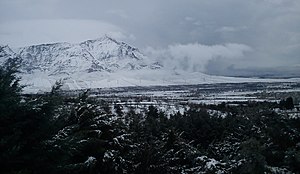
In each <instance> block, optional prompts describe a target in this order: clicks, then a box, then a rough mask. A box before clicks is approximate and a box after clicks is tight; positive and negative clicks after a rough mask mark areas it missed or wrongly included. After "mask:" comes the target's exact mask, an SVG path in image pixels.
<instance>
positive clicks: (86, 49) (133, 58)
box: [18, 36, 161, 76]
mask: <svg viewBox="0 0 300 174" xmlns="http://www.w3.org/2000/svg"><path fill="white" fill-rule="evenodd" d="M18 55H20V57H21V58H22V62H23V63H22V70H23V72H24V73H33V72H36V71H40V72H44V73H47V74H48V75H50V76H52V75H58V74H59V75H61V74H67V75H70V74H73V73H78V72H81V73H90V72H95V71H100V72H116V71H119V70H139V69H144V68H146V69H156V68H160V67H161V66H160V65H159V64H157V63H156V62H151V61H150V60H149V59H148V58H147V57H146V56H144V55H143V54H141V53H140V52H139V50H138V49H137V48H134V47H131V46H130V45H128V44H126V43H124V42H118V41H116V40H114V39H112V38H110V37H108V36H104V37H102V38H99V39H95V40H87V41H85V42H82V43H79V44H70V43H54V44H41V45H32V46H28V47H24V48H21V49H20V51H19V53H18Z"/></svg>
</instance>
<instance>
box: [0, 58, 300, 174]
mask: <svg viewBox="0 0 300 174" xmlns="http://www.w3.org/2000/svg"><path fill="white" fill-rule="evenodd" d="M16 72H17V67H16V64H15V63H14V62H10V61H9V62H7V64H6V66H5V67H2V68H1V69H0V137H1V141H0V163H1V166H2V167H1V169H0V170H2V172H1V173H264V172H267V173H276V172H278V173H288V172H293V173H297V172H299V171H300V118H299V117H298V118H289V117H288V116H287V115H284V114H278V113H276V112H274V108H276V107H279V105H278V104H276V103H266V102H264V103H248V105H240V106H228V105H226V104H225V103H223V104H221V105H211V106H204V105H191V106H190V107H189V108H190V109H189V110H187V111H185V113H184V114H180V113H177V114H175V115H172V116H170V118H168V117H167V116H166V114H165V113H163V112H159V111H158V110H157V108H155V107H153V106H150V107H149V108H148V110H147V112H146V113H136V112H135V110H134V108H132V109H130V110H129V111H126V112H125V111H124V109H123V106H121V105H116V106H115V111H114V112H112V110H111V109H110V107H109V106H108V104H107V103H105V101H101V100H97V99H93V98H89V96H88V92H85V93H82V94H80V95H79V96H78V97H75V98H67V97H64V96H62V95H60V93H59V87H60V84H59V83H57V84H56V86H54V87H53V89H52V91H51V92H50V93H47V94H43V95H21V93H20V92H21V90H22V87H21V86H20V85H19V83H18V80H19V79H18V78H17V77H16V75H15V73H16ZM288 102H289V100H288V101H286V103H281V105H280V106H281V107H282V109H286V108H284V107H285V106H286V107H290V105H288V104H287V103H288ZM212 109H213V110H218V111H223V112H226V113H228V114H227V116H226V117H219V116H215V115H211V114H209V112H208V110H212Z"/></svg>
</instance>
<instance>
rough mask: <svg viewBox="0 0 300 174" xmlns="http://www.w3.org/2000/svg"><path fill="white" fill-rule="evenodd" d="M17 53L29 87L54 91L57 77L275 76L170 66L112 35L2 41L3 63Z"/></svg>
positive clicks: (183, 79)
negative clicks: (15, 43) (22, 43)
mask: <svg viewBox="0 0 300 174" xmlns="http://www.w3.org/2000/svg"><path fill="white" fill-rule="evenodd" d="M15 57H20V58H21V60H22V64H21V69H20V70H21V74H20V76H21V78H22V80H21V83H22V84H24V85H26V87H25V92H32V93H36V92H38V91H49V90H50V89H51V87H52V86H53V84H54V83H55V82H56V81H57V80H62V81H63V84H64V85H63V89H86V88H103V87H119V86H149V85H175V84H176V85H178V84H201V83H235V82H254V81H255V82H258V81H260V82H261V81H270V80H267V79H249V78H233V77H222V76H211V75H207V74H203V73H200V72H193V73H191V72H186V71H180V70H176V69H170V67H169V68H166V67H163V65H161V64H159V63H158V62H155V61H153V60H154V59H153V60H152V59H151V58H149V57H147V56H145V55H143V54H142V53H141V52H140V51H139V50H138V49H137V48H134V47H132V46H130V45H128V44H126V43H124V42H119V41H117V40H115V39H112V38H110V37H108V36H104V37H102V38H99V39H95V40H87V41H84V42H81V43H78V44H71V43H65V42H64V43H53V44H41V45H32V46H28V47H23V48H19V49H18V51H16V52H14V51H13V50H12V49H10V48H9V46H4V45H0V65H3V62H4V61H5V60H7V59H8V58H15ZM271 81H282V80H271ZM288 81H291V80H288ZM296 81H299V79H296Z"/></svg>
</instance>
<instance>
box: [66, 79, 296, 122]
mask: <svg viewBox="0 0 300 174" xmlns="http://www.w3.org/2000/svg"><path fill="white" fill-rule="evenodd" d="M82 91H84V90H77V91H73V90H70V91H66V92H65V94H66V95H71V96H72V95H78V93H80V92H82ZM89 95H90V97H92V98H95V99H98V100H105V101H106V102H109V103H110V105H111V109H112V111H113V112H114V110H115V108H114V106H115V105H120V106H122V107H123V111H124V112H127V111H129V110H130V108H132V109H134V111H135V112H136V113H146V110H147V109H148V107H149V106H156V107H157V108H158V110H159V111H162V112H165V113H166V114H167V115H169V116H170V115H171V114H172V115H174V114H176V113H177V112H179V113H181V114H183V113H184V111H186V110H188V109H189V108H190V105H191V104H206V105H209V104H214V105H215V104H221V103H222V102H225V103H227V104H229V105H237V104H241V103H247V102H264V101H268V102H279V101H280V100H282V99H285V98H286V97H289V96H292V97H293V98H294V102H295V104H297V103H300V83H299V82H272V83H270V82H269V83H263V82H251V83H249V82H247V83H218V84H198V85H171V86H131V87H114V88H98V89H92V90H90V92H89ZM209 112H210V113H211V115H215V116H218V117H224V116H226V113H222V112H219V111H215V110H211V111H209ZM296 114H298V113H296Z"/></svg>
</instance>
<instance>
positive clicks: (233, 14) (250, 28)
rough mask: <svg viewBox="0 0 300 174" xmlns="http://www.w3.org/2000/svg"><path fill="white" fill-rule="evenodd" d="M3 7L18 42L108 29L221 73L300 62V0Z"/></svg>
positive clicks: (49, 0)
mask: <svg viewBox="0 0 300 174" xmlns="http://www.w3.org/2000/svg"><path fill="white" fill-rule="evenodd" d="M0 11H1V12H0V13H1V15H0V25H1V28H0V41H1V42H2V43H4V44H5V43H8V44H10V45H12V46H21V45H28V44H33V43H42V42H55V41H71V42H79V41H81V40H85V39H90V38H95V37H99V36H101V35H103V34H105V33H108V34H109V35H112V36H113V37H116V38H118V39H121V40H124V41H126V42H129V43H131V44H133V45H135V46H137V47H139V48H141V49H144V50H146V51H145V52H147V53H148V54H149V55H152V56H155V58H164V59H166V60H172V62H174V63H173V64H174V66H176V65H178V64H180V62H182V60H184V59H188V60H191V61H190V62H191V64H194V65H197V64H199V65H201V66H200V68H192V69H195V70H201V71H206V72H210V73H215V74H234V68H232V67H236V68H239V69H243V68H245V69H247V71H249V68H250V69H251V67H253V69H257V68H258V67H259V68H263V67H273V68H274V67H282V66H284V67H288V66H299V64H300V58H299V55H300V29H299V28H300V1H299V0H164V1H162V0H152V1H146V0H126V1H124V0H111V1H104V0H103V1H102V0H86V1H82V0H0ZM228 45H239V46H236V47H232V46H228ZM220 48H224V50H226V51H229V52H232V54H227V55H220V52H219V51H218V49H220ZM246 48H247V49H246ZM213 49H216V50H213ZM151 50H152V52H151V53H150V51H151ZM178 50H180V53H178ZM208 52H209V53H210V52H211V53H212V54H209V56H208V55H207V53H208ZM158 53H161V54H164V55H159V54H158ZM234 53H238V54H234ZM168 55H169V57H167V56H168ZM231 55H234V56H231ZM170 56H171V57H170ZM191 67H192V65H191ZM182 68H183V69H184V68H186V66H185V67H182ZM239 72H240V71H239Z"/></svg>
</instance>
